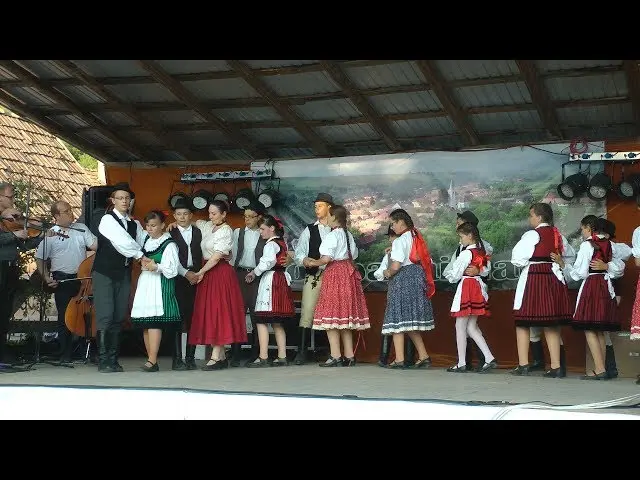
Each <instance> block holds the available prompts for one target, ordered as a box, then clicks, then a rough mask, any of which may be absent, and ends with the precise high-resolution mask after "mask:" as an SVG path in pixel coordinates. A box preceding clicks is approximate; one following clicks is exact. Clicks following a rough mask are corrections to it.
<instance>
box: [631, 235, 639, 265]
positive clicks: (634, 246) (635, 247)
mask: <svg viewBox="0 0 640 480" xmlns="http://www.w3.org/2000/svg"><path fill="white" fill-rule="evenodd" d="M631 251H632V252H633V256H634V257H635V258H640V227H636V229H635V230H634V231H633V235H632V237H631Z"/></svg>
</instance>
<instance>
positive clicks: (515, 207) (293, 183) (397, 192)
mask: <svg viewBox="0 0 640 480" xmlns="http://www.w3.org/2000/svg"><path fill="white" fill-rule="evenodd" d="M589 151H591V152H602V151H604V142H596V143H590V144H589ZM568 161H569V144H568V143H567V144H564V143H563V144H548V145H536V146H521V147H512V148H506V149H491V150H475V151H466V152H417V153H410V154H389V155H375V156H374V155H370V156H358V157H341V158H314V159H304V160H286V161H280V162H276V163H275V164H274V165H273V169H274V172H275V177H276V178H277V179H278V182H279V196H278V198H277V201H275V202H274V204H273V206H272V207H271V208H270V209H269V213H271V214H273V215H276V216H278V217H280V219H281V220H282V222H283V223H284V225H285V240H286V242H287V245H288V248H289V249H290V250H294V249H295V247H296V245H297V241H298V237H299V236H300V233H301V232H302V231H303V230H304V228H305V227H306V226H307V225H308V224H310V223H313V222H315V220H316V218H315V214H314V208H313V204H314V200H315V198H316V195H317V194H318V193H319V192H325V193H329V194H331V195H332V196H333V198H334V201H335V202H336V203H338V204H341V205H344V206H345V207H346V208H347V210H348V211H349V214H350V217H349V222H350V223H349V229H350V231H351V233H352V234H353V236H354V238H355V239H356V243H357V246H358V249H359V254H358V257H357V259H356V264H357V266H358V268H359V269H360V273H361V274H362V279H363V281H362V285H363V287H364V289H365V291H376V290H386V288H387V284H386V282H380V281H377V280H376V279H375V278H374V276H373V272H375V271H376V269H377V268H378V266H379V265H380V262H381V261H382V258H383V256H384V251H385V248H386V247H388V246H389V240H388V237H387V236H386V235H385V234H386V233H387V229H388V227H389V213H391V212H392V211H393V210H394V209H396V208H403V209H405V210H406V211H407V212H408V213H409V215H411V217H412V219H413V221H414V223H415V225H416V227H417V228H418V229H419V230H420V231H421V232H422V234H423V236H424V238H425V239H426V240H427V243H428V245H429V249H430V251H431V255H432V258H433V261H434V263H435V265H436V267H435V271H434V274H435V279H436V288H437V289H438V290H453V289H454V288H455V285H451V284H449V283H448V282H447V280H446V279H444V278H443V277H442V271H443V270H444V268H445V267H446V266H447V264H448V263H449V260H450V258H451V255H452V254H453V253H454V252H455V250H456V248H457V246H458V236H457V234H456V231H455V228H456V218H457V213H460V212H462V211H465V210H471V211H472V212H473V213H474V214H475V215H476V216H477V217H478V219H479V220H480V223H479V230H480V234H481V237H482V239H484V240H487V241H488V242H489V243H490V244H491V246H492V247H493V254H492V257H491V261H492V271H491V274H490V278H489V280H488V281H489V285H490V288H492V289H500V290H512V289H515V287H516V283H517V280H518V275H519V273H520V269H519V268H517V267H515V266H514V265H513V264H511V262H510V259H511V250H512V248H513V246H514V245H515V244H516V243H517V242H518V240H519V239H520V237H521V236H522V234H523V233H524V232H525V231H526V230H528V229H530V228H531V227H530V226H529V222H528V215H529V206H530V205H531V204H532V203H534V202H546V203H549V204H551V206H552V208H553V213H554V221H555V224H556V226H557V227H558V228H559V229H560V231H561V232H562V233H563V235H565V236H566V237H567V238H568V239H569V241H570V243H571V244H572V245H573V247H574V248H575V249H576V251H577V250H578V247H579V244H580V242H581V241H582V239H581V237H580V229H579V227H580V220H581V219H582V217H584V216H585V215H590V214H591V215H596V216H605V215H606V202H605V201H594V200H591V199H590V198H588V197H587V196H586V195H582V196H580V197H578V198H575V199H573V200H571V201H566V200H563V199H562V198H561V197H560V196H558V193H557V187H558V184H559V183H560V182H561V179H562V164H563V163H566V162H568ZM601 169H602V164H594V165H592V166H591V172H590V173H591V174H594V173H597V171H600V170H601ZM577 171H578V169H577V167H576V166H575V165H567V167H566V175H567V176H568V175H571V174H572V173H576V172H577ZM278 182H271V183H275V184H276V185H277V184H278ZM267 187H272V185H269V186H267V185H265V184H264V182H262V183H257V182H256V183H255V184H254V189H255V190H256V191H257V192H259V191H261V190H263V189H265V188H267ZM288 272H289V273H290V274H291V277H292V284H291V286H292V288H293V289H294V290H301V289H302V286H303V281H304V269H303V268H301V267H298V266H295V265H290V266H289V267H288ZM571 286H572V285H571V284H570V287H571Z"/></svg>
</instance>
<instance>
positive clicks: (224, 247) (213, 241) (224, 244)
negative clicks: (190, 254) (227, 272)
mask: <svg viewBox="0 0 640 480" xmlns="http://www.w3.org/2000/svg"><path fill="white" fill-rule="evenodd" d="M196 227H198V228H199V229H200V230H201V231H202V242H201V244H200V246H201V247H202V256H203V257H204V259H205V260H209V259H210V258H211V257H213V255H214V254H215V253H216V252H219V253H221V254H222V255H228V254H229V252H231V249H232V248H233V230H231V227H230V226H229V225H227V224H226V223H225V224H224V225H221V226H220V227H218V229H217V230H216V231H215V232H214V231H213V227H214V225H213V222H211V221H204V220H197V221H196Z"/></svg>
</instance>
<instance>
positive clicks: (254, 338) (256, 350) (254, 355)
mask: <svg viewBox="0 0 640 480" xmlns="http://www.w3.org/2000/svg"><path fill="white" fill-rule="evenodd" d="M259 356H260V345H259V342H258V329H257V327H256V322H254V321H253V317H251V354H250V355H249V360H247V363H246V364H245V365H249V364H250V363H253V362H255V361H256V360H257V359H258V357H259Z"/></svg>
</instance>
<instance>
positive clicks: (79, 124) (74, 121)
mask: <svg viewBox="0 0 640 480" xmlns="http://www.w3.org/2000/svg"><path fill="white" fill-rule="evenodd" d="M49 118H50V119H51V120H52V121H54V122H55V123H57V124H58V125H62V126H64V127H71V129H73V130H76V129H78V128H87V127H88V126H89V124H88V123H87V122H85V121H84V120H82V119H81V118H78V117H77V116H75V115H54V116H51V117H49Z"/></svg>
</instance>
